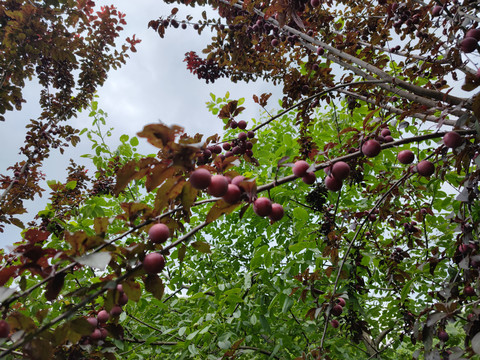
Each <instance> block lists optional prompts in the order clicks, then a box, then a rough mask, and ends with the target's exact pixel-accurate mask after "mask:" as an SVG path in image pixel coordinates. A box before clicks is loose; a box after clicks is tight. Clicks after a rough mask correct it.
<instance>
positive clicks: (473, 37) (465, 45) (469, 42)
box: [459, 29, 480, 53]
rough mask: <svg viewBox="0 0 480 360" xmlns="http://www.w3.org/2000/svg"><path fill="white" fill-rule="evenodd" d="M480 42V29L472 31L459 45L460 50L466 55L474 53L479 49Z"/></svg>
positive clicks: (469, 31) (468, 32)
mask: <svg viewBox="0 0 480 360" xmlns="http://www.w3.org/2000/svg"><path fill="white" fill-rule="evenodd" d="M479 40H480V29H470V30H468V31H467V33H466V34H465V37H464V38H463V40H462V41H460V43H459V47H460V50H462V51H463V52H465V53H471V52H474V51H475V50H476V49H477V47H478V41H479Z"/></svg>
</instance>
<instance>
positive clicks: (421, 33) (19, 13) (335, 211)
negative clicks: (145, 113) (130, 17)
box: [0, 0, 480, 360]
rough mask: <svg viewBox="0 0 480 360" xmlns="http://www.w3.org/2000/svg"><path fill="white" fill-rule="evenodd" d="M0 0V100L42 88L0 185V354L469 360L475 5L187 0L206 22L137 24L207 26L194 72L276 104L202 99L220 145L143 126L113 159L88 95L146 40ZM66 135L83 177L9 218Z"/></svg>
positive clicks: (473, 337)
mask: <svg viewBox="0 0 480 360" xmlns="http://www.w3.org/2000/svg"><path fill="white" fill-rule="evenodd" d="M167 2H168V3H172V2H171V1H167ZM1 3H2V7H1V9H2V10H1V11H2V14H4V15H5V16H3V17H2V21H3V22H2V23H1V25H0V34H2V39H5V40H4V41H2V45H1V48H2V52H1V54H0V55H1V56H2V57H0V61H1V63H2V74H3V75H2V76H3V85H2V87H1V89H0V94H1V97H0V103H1V106H2V108H3V109H5V111H7V110H11V109H12V106H13V105H12V104H15V105H17V106H19V104H20V103H21V101H22V98H21V89H22V87H23V86H24V81H25V79H27V78H30V77H32V76H33V75H34V74H36V76H38V78H39V79H40V82H41V84H42V85H43V86H45V88H46V90H45V91H44V92H42V106H44V110H45V111H44V113H43V114H42V116H41V117H40V118H39V119H37V120H34V121H32V125H31V127H30V130H28V131H33V132H32V133H30V132H29V133H27V135H26V145H25V147H24V148H22V149H21V151H22V153H23V154H25V155H26V156H27V158H26V160H25V161H24V162H23V163H19V164H16V165H14V166H12V167H11V168H10V169H9V171H11V172H12V174H13V176H12V174H10V175H8V174H5V175H2V177H1V183H0V184H1V186H2V189H4V190H3V191H4V192H3V193H2V195H1V197H0V205H1V212H0V221H1V222H3V223H5V224H15V225H17V226H19V227H20V228H22V232H21V237H19V239H18V242H17V243H16V244H15V248H14V250H13V251H12V252H7V251H3V252H2V254H1V268H0V286H1V288H0V303H1V306H2V316H3V318H2V320H0V339H1V340H2V341H3V343H2V344H1V345H0V351H1V352H0V358H7V359H10V358H11V359H13V358H19V357H25V358H32V359H52V358H55V359H56V358H58V359H83V358H90V359H102V358H108V359H117V358H118V359H137V358H138V359H143V358H152V359H154V358H162V359H163V358H172V359H177V358H178V359H263V358H272V359H305V360H306V359H399V358H400V359H402V358H405V359H407V358H413V359H432V360H433V359H435V360H436V359H477V358H479V354H480V318H479V315H480V308H479V306H478V305H479V300H478V294H479V292H480V281H479V269H480V249H479V239H478V231H479V222H480V216H479V214H480V210H479V209H480V208H479V203H478V194H479V188H478V181H479V177H480V172H479V170H478V165H479V163H478V161H479V160H478V159H479V158H478V153H479V145H478V140H479V137H478V130H479V123H478V116H479V111H480V110H479V109H480V107H479V102H480V98H479V97H478V95H477V94H475V93H474V90H475V89H476V88H477V87H478V85H479V84H480V75H479V74H478V71H477V67H476V61H477V60H478V51H479V48H478V41H479V40H480V29H478V28H477V26H478V22H479V20H480V19H478V18H477V16H476V13H477V4H476V3H474V2H469V1H466V2H464V3H462V4H461V3H459V2H445V3H442V2H430V3H424V2H422V1H407V2H403V3H398V2H395V1H389V0H380V1H379V2H368V1H365V0H360V1H353V0H348V1H347V0H345V1H340V2H336V3H333V2H330V1H319V0H311V1H310V2H304V1H300V0H296V1H284V0H278V1H270V2H269V1H257V0H251V1H245V2H242V1H232V2H228V1H226V0H225V1H224V0H215V1H188V2H183V1H182V2H180V3H181V6H201V7H211V8H213V9H215V10H216V11H217V12H218V16H217V17H212V18H209V17H208V16H207V12H204V13H203V16H202V19H193V17H192V16H187V17H186V18H185V19H180V18H179V16H178V10H177V8H174V9H173V10H172V12H171V14H169V15H167V16H161V17H159V18H157V19H152V20H151V21H150V23H149V24H148V25H149V27H150V28H151V29H152V30H154V31H156V32H157V33H158V34H159V35H160V37H164V36H168V32H169V31H175V30H174V29H175V28H178V27H182V28H188V29H189V30H190V31H196V32H198V33H202V32H204V31H212V32H213V37H212V41H211V43H210V44H208V46H207V47H206V48H205V49H204V51H203V53H204V55H202V56H204V57H202V56H199V55H198V54H197V53H196V52H194V51H190V52H188V53H187V54H186V55H185V62H186V66H187V70H189V71H190V72H192V73H193V74H194V75H196V76H197V77H198V78H199V79H203V80H205V81H206V82H208V83H210V82H214V81H215V80H216V79H218V78H220V77H226V78H229V79H231V80H232V81H234V82H235V81H247V82H248V81H254V80H256V79H259V78H263V79H265V80H268V81H270V82H271V83H272V86H275V85H276V86H283V98H282V99H279V101H278V105H277V104H274V105H272V101H271V95H270V94H258V95H256V96H254V101H255V102H256V103H257V104H258V106H259V107H261V108H262V109H263V110H264V112H263V114H262V115H261V116H259V118H258V119H245V118H244V117H243V115H242V112H243V110H245V109H244V107H243V105H244V99H243V98H240V99H231V98H230V96H229V94H228V93H227V94H225V95H223V94H211V98H210V99H208V100H209V102H208V103H207V107H208V109H209V110H210V112H211V113H212V119H215V120H216V121H219V122H220V121H221V122H222V123H223V125H224V132H223V133H222V134H220V135H218V134H213V135H212V134H207V135H205V136H204V135H203V134H190V135H189V134H188V129H187V130H185V129H183V128H182V127H180V126H167V125H164V124H162V123H153V124H150V125H147V126H145V127H144V128H143V129H139V132H138V133H137V134H136V135H137V136H132V135H131V134H125V135H123V136H121V137H120V142H121V145H120V146H119V147H118V148H116V149H113V148H112V145H111V139H109V134H110V131H109V128H108V116H107V114H106V113H105V112H104V111H103V110H102V109H101V99H96V98H95V97H94V90H95V88H96V87H97V86H100V85H102V84H103V82H104V81H105V79H106V73H107V71H108V70H110V68H111V67H112V68H114V67H116V66H119V65H120V63H122V62H123V60H125V57H126V55H127V52H128V51H129V50H131V51H135V47H134V46H135V44H136V43H138V41H139V40H136V39H135V37H133V38H132V39H128V42H129V46H127V45H124V46H123V47H122V48H121V50H113V54H114V55H112V49H115V43H114V39H115V38H116V37H117V36H118V31H121V26H120V25H118V24H122V22H123V21H124V20H122V19H123V14H121V13H119V12H118V11H117V10H116V9H114V8H112V7H107V8H102V9H101V10H100V11H98V12H95V11H96V10H94V6H95V4H94V3H93V2H92V1H88V2H87V1H83V2H82V1H79V2H76V3H74V2H69V1H60V2H56V1H33V2H32V1H20V0H17V1H3V2H1ZM179 6H180V5H179ZM42 24H43V25H42ZM42 26H43V27H42ZM31 29H35V31H33V30H31ZM39 29H41V32H39ZM67 29H68V30H67ZM44 33H45V35H43V34H44ZM25 39H29V40H28V41H27V40H25ZM32 41H37V42H39V43H38V44H36V45H35V46H32V45H31V42H32ZM29 44H30V45H29ZM28 46H30V47H28ZM8 64H15V66H9V65H8ZM42 64H43V65H42ZM92 64H95V66H92ZM7 65H8V66H7ZM42 66H45V67H46V68H43V67H42ZM42 69H43V70H42ZM45 69H47V70H45ZM79 70H80V72H78V71H79ZM92 72H93V73H92ZM47 73H48V74H47ZM79 74H80V75H79ZM74 76H78V82H75V81H74V80H73V79H74ZM86 78H88V79H90V81H91V82H88V81H86V80H85V79H86ZM42 81H43V82H42ZM66 84H67V85H66ZM51 88H53V89H56V90H55V93H54V94H52V93H49V92H48V89H51ZM77 111H87V112H88V113H89V117H90V118H91V122H92V125H91V126H90V127H88V128H85V129H74V128H73V127H71V126H70V125H68V120H69V119H70V118H71V117H72V116H75V114H76V112H77ZM81 138H83V141H88V142H90V143H91V145H92V152H91V153H90V154H85V155H83V156H84V157H87V158H90V159H91V160H92V164H93V167H94V171H93V172H88V171H87V169H86V168H85V167H83V166H79V165H77V164H76V163H75V162H73V161H72V163H71V165H70V167H69V168H68V176H67V179H65V180H63V181H59V180H52V179H48V182H47V184H48V187H49V190H48V192H49V195H48V196H49V202H48V205H47V206H46V208H45V209H44V210H42V211H40V212H39V213H38V214H32V221H31V222H30V223H28V224H23V223H22V222H20V221H19V220H18V219H17V218H16V215H18V214H20V213H22V212H25V211H27V209H24V208H23V203H22V199H27V198H33V197H34V196H35V195H36V194H40V193H42V192H43V190H42V189H41V188H40V185H39V181H40V179H41V177H42V176H41V173H40V166H41V162H42V159H44V158H45V157H46V156H48V154H49V152H50V151H52V150H54V149H55V148H60V149H61V147H62V146H65V145H67V144H68V145H70V144H71V145H75V144H76V143H77V142H78V141H79V140H80V139H81ZM141 141H143V142H145V141H148V142H149V143H150V144H151V145H152V148H154V149H155V153H153V154H140V153H139V152H138V150H137V146H138V145H139V143H140V142H141ZM55 144H57V145H56V146H55Z"/></svg>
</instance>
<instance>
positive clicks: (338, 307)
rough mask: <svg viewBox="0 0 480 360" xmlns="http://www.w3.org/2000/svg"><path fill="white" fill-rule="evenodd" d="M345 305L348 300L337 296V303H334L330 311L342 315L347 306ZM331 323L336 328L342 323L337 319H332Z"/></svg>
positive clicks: (335, 314) (334, 314)
mask: <svg viewBox="0 0 480 360" xmlns="http://www.w3.org/2000/svg"><path fill="white" fill-rule="evenodd" d="M345 305H346V302H345V299H344V298H341V297H339V298H337V301H336V304H335V305H333V307H332V309H331V310H330V313H331V314H332V315H333V316H340V315H342V313H343V308H344V307H345ZM330 325H332V327H334V328H337V327H338V326H339V325H340V323H339V322H338V320H337V319H333V320H332V321H330Z"/></svg>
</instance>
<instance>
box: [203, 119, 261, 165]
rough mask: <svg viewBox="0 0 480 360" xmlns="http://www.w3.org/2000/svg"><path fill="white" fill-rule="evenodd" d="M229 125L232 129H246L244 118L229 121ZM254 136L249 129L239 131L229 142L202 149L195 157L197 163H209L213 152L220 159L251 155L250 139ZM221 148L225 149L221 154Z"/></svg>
mask: <svg viewBox="0 0 480 360" xmlns="http://www.w3.org/2000/svg"><path fill="white" fill-rule="evenodd" d="M230 127H231V128H232V129H236V128H239V129H241V130H244V129H246V127H247V122H246V121H245V120H240V121H238V122H237V121H235V120H232V121H231V122H230ZM254 137H255V132H253V131H252V130H249V131H247V132H241V133H239V134H238V135H237V138H236V139H234V140H232V141H231V142H225V143H223V145H222V146H220V145H218V144H217V145H211V146H208V147H207V148H205V149H203V150H202V151H201V153H199V154H198V157H197V165H205V164H207V163H210V162H211V161H212V160H213V157H212V156H213V154H217V156H219V157H220V158H221V159H222V160H225V159H226V158H228V157H230V156H236V155H247V156H248V157H252V156H253V150H252V149H253V143H252V142H251V141H250V140H251V139H253V138H254ZM222 148H223V150H225V154H222Z"/></svg>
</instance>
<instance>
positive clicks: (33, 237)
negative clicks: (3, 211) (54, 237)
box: [24, 229, 50, 244]
mask: <svg viewBox="0 0 480 360" xmlns="http://www.w3.org/2000/svg"><path fill="white" fill-rule="evenodd" d="M24 236H25V240H27V241H28V242H30V243H32V244H34V243H37V242H41V241H45V240H47V239H48V237H49V236H50V232H48V231H43V230H38V229H29V230H27V231H26V232H25V235H24Z"/></svg>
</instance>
